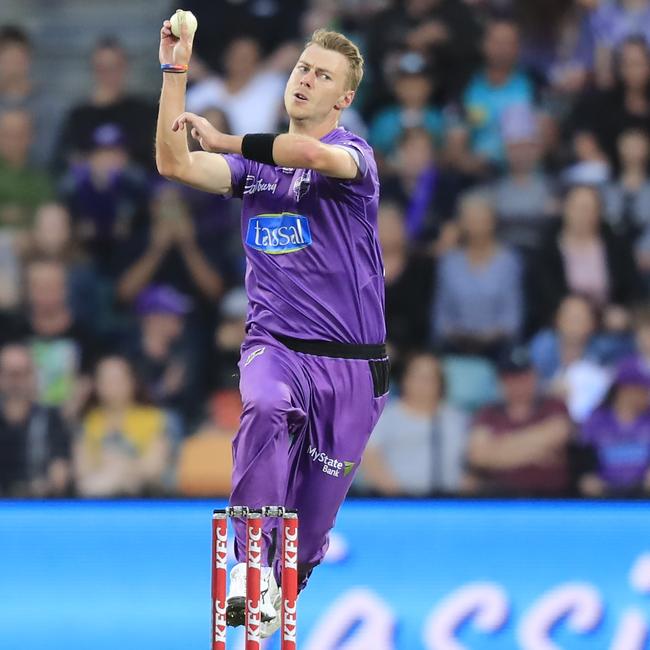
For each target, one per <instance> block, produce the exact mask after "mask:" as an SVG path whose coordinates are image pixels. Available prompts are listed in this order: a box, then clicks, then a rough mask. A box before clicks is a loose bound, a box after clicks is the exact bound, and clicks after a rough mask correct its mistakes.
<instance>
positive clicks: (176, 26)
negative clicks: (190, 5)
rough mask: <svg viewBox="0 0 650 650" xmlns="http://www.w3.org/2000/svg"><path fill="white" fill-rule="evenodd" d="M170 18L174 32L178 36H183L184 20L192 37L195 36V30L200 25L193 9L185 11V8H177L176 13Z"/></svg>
mask: <svg viewBox="0 0 650 650" xmlns="http://www.w3.org/2000/svg"><path fill="white" fill-rule="evenodd" d="M169 20H170V22H171V24H172V34H173V35H174V36H176V38H180V37H181V24H182V23H183V21H185V23H186V25H187V31H188V33H189V36H190V38H192V36H194V32H195V31H196V28H197V27H198V25H199V23H198V21H197V20H196V16H195V15H194V14H193V13H192V12H191V11H185V10H184V9H177V10H176V13H175V14H174V15H173V16H172V17H171V18H170V19H169Z"/></svg>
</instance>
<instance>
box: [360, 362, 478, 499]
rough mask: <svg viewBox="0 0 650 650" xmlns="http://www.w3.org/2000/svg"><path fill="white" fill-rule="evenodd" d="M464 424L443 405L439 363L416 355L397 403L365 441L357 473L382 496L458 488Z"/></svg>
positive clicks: (461, 417) (408, 366) (407, 368)
mask: <svg viewBox="0 0 650 650" xmlns="http://www.w3.org/2000/svg"><path fill="white" fill-rule="evenodd" d="M467 425H468V419H467V417H466V416H465V414H463V413H462V412H460V411H458V410H456V409H455V408H454V407H452V406H450V405H449V404H447V403H446V402H445V395H444V386H443V375H442V368H441V365H440V362H439V361H438V359H436V357H434V356H433V355H431V354H428V353H418V354H415V355H414V356H413V357H411V358H410V359H409V361H408V362H407V363H406V365H405V368H404V375H403V379H402V381H401V389H400V396H399V398H397V399H395V400H393V401H391V402H389V403H388V404H387V406H386V408H385V410H384V412H383V414H382V416H381V417H380V419H379V422H378V423H377V426H376V427H375V430H374V432H373V434H372V436H371V437H370V441H369V443H368V446H367V448H366V451H365V453H364V457H363V461H362V465H361V472H362V475H363V479H364V483H365V485H367V486H368V487H369V488H370V489H371V490H372V491H374V492H377V493H378V494H380V495H383V496H396V495H408V496H424V495H429V494H432V493H434V492H444V493H451V492H457V491H459V489H460V488H461V480H462V477H463V460H464V455H465V445H466V436H467Z"/></svg>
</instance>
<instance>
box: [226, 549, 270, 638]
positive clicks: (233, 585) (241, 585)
mask: <svg viewBox="0 0 650 650" xmlns="http://www.w3.org/2000/svg"><path fill="white" fill-rule="evenodd" d="M272 588H275V592H278V593H279V589H278V586H277V584H276V582H275V578H274V577H273V571H272V570H271V569H270V568H269V567H262V575H261V579H260V592H261V595H262V600H261V603H260V616H261V619H262V628H263V627H264V624H265V623H267V622H271V621H273V620H274V619H275V618H279V617H278V615H277V612H276V608H275V606H274V604H273V602H272V600H271V593H275V592H272V591H271V589H272ZM281 602H282V599H281V597H278V603H279V604H280V603H281ZM226 605H227V607H226V623H227V624H228V625H229V626H230V627H239V626H240V625H245V624H246V562H239V564H236V565H235V566H234V567H233V568H232V569H231V570H230V586H229V588H228V597H227V598H226ZM278 606H279V605H278ZM279 626H280V623H279V621H278V627H279ZM276 629H277V628H276ZM274 631H275V630H274Z"/></svg>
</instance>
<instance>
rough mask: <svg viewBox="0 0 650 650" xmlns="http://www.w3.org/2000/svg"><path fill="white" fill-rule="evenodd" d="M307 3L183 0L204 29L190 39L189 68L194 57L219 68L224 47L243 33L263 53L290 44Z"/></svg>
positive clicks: (175, 7)
mask: <svg viewBox="0 0 650 650" xmlns="http://www.w3.org/2000/svg"><path fill="white" fill-rule="evenodd" d="M307 5H308V2H307V0H293V1H292V2H290V3H287V2H280V1H279V0H271V1H265V2H259V0H237V1H236V2H219V3H215V2H214V0H186V2H185V4H184V7H185V9H186V10H190V11H192V12H194V15H195V16H199V17H200V19H201V29H202V30H206V31H204V32H203V33H204V34H205V36H204V37H203V38H197V39H196V41H195V42H194V45H193V56H192V65H193V67H194V65H195V60H194V56H196V57H197V61H198V60H199V59H200V60H201V61H202V62H203V64H204V65H207V67H208V68H210V69H212V70H213V71H219V70H220V69H221V67H222V65H223V51H224V46H226V45H227V44H228V43H229V42H230V41H231V40H232V39H233V38H237V37H239V36H243V35H246V36H249V37H251V38H253V39H255V40H256V41H257V42H258V43H259V45H260V47H261V49H262V51H263V54H264V55H265V56H266V55H267V54H269V53H270V52H272V51H273V50H274V49H275V48H277V47H278V46H280V47H281V46H282V45H285V44H287V43H293V42H294V41H295V39H296V37H297V35H298V34H299V32H300V20H301V17H302V15H303V13H304V11H305V9H306V8H307ZM177 7H178V4H177V3H176V2H174V3H173V4H172V5H171V7H170V12H174V11H176V9H177ZM319 27H322V25H319ZM208 30H209V31H208ZM310 33H311V32H310Z"/></svg>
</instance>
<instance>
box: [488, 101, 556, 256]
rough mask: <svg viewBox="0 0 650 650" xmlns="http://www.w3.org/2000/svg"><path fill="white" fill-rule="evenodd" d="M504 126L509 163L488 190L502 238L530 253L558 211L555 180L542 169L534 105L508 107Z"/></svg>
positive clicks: (537, 122) (503, 135) (539, 134)
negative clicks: (532, 106) (532, 107)
mask: <svg viewBox="0 0 650 650" xmlns="http://www.w3.org/2000/svg"><path fill="white" fill-rule="evenodd" d="M501 130H502V137H503V141H504V143H505V147H506V164H507V167H506V171H505V173H504V174H503V175H502V176H500V177H499V178H498V179H496V180H495V181H493V182H492V183H491V184H490V185H489V186H488V187H487V188H486V190H487V191H488V192H489V194H490V197H491V200H492V202H493V203H494V209H495V211H496V214H497V217H498V231H499V235H500V239H501V241H503V242H504V243H506V244H508V245H510V246H512V247H514V248H517V249H518V250H520V251H521V252H522V253H528V254H530V253H532V252H534V251H536V250H537V249H538V248H539V246H540V244H541V241H542V239H543V236H544V233H545V230H546V229H547V227H548V225H549V223H550V219H549V217H551V216H553V215H555V214H557V212H558V207H559V206H558V202H557V199H556V194H555V188H554V183H553V181H552V180H551V178H550V177H549V176H548V175H547V174H545V173H544V171H543V170H542V169H541V161H540V155H541V142H540V138H541V133H540V126H539V120H538V117H537V115H536V114H535V113H534V111H533V110H532V109H531V107H530V106H527V105H525V104H519V105H516V106H511V107H509V108H508V109H506V110H505V111H504V115H503V119H502V126H501Z"/></svg>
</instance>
